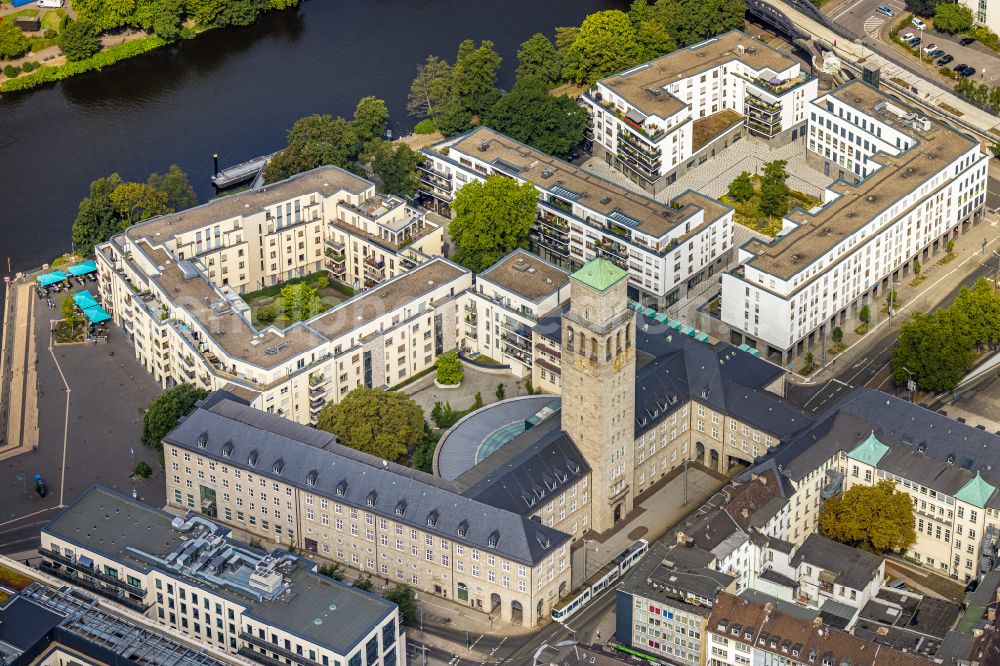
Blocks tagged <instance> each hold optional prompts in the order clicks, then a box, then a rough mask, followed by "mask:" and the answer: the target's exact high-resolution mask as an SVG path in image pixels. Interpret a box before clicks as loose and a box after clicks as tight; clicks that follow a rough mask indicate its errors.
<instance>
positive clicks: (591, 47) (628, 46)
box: [557, 9, 642, 83]
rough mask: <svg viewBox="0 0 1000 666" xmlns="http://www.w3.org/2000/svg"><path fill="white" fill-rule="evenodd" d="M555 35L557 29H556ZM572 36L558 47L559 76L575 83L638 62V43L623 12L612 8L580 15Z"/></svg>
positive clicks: (639, 50)
mask: <svg viewBox="0 0 1000 666" xmlns="http://www.w3.org/2000/svg"><path fill="white" fill-rule="evenodd" d="M557 35H558V33H557ZM569 36H572V37H573V39H572V41H571V42H569V43H568V44H567V45H566V46H565V48H564V49H562V50H561V51H560V57H561V59H562V65H563V77H564V78H566V79H569V80H572V81H576V82H577V83H592V82H593V81H595V80H597V79H599V78H601V77H603V76H607V75H609V74H612V73H615V72H620V71H621V70H623V69H628V68H629V67H631V66H632V65H635V64H637V63H638V62H640V57H641V56H642V47H641V46H640V44H639V41H638V40H637V39H636V30H635V27H634V26H633V25H632V22H631V21H630V20H629V17H628V15H627V14H626V13H625V12H622V11H619V10H617V9H612V10H608V11H603V12H596V13H594V14H591V15H590V16H588V17H587V18H586V19H584V21H583V24H582V25H581V26H580V28H579V30H578V31H576V32H575V33H572V34H571V33H565V34H564V38H568V37H569Z"/></svg>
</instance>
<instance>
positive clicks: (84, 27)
mask: <svg viewBox="0 0 1000 666" xmlns="http://www.w3.org/2000/svg"><path fill="white" fill-rule="evenodd" d="M59 48H60V49H62V52H63V53H64V54H65V55H66V59H67V60H69V61H77V60H86V59H87V58H89V57H90V56H92V55H94V54H95V53H97V52H98V51H100V50H101V38H100V37H99V36H98V32H97V27H96V26H95V25H94V24H93V23H92V22H90V21H88V20H87V19H84V18H81V19H79V20H76V21H70V22H69V23H68V24H67V25H66V27H65V28H63V31H62V34H60V35H59Z"/></svg>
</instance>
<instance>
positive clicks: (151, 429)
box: [142, 384, 208, 450]
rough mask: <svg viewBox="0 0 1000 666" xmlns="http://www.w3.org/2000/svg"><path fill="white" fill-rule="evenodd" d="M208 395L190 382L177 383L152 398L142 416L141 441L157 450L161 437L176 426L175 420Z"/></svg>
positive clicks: (161, 444)
mask: <svg viewBox="0 0 1000 666" xmlns="http://www.w3.org/2000/svg"><path fill="white" fill-rule="evenodd" d="M206 397H208V391H206V390H205V389H202V388H198V387H197V386H193V385H191V384H178V385H177V386H175V387H173V388H170V389H167V390H166V391H164V392H163V393H161V394H160V395H158V396H156V398H154V399H153V402H151V403H150V404H149V408H148V409H147V410H146V414H145V415H144V416H143V417H142V443H143V444H145V445H146V446H152V447H154V448H156V449H157V450H162V449H163V438H164V437H166V436H167V433H168V432H170V431H171V430H173V429H174V428H176V427H177V422H178V421H179V420H180V419H181V417H183V416H187V415H188V414H190V413H191V410H193V409H194V405H195V403H196V402H198V401H199V400H204V399H205V398H206Z"/></svg>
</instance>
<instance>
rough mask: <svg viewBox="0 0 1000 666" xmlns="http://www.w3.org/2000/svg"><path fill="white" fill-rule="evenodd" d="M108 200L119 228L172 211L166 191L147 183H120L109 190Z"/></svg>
mask: <svg viewBox="0 0 1000 666" xmlns="http://www.w3.org/2000/svg"><path fill="white" fill-rule="evenodd" d="M108 200H109V201H110V202H111V205H112V206H114V209H115V213H116V214H117V215H118V219H119V220H120V223H119V228H120V230H124V229H126V228H128V227H130V226H132V225H133V224H136V223H137V222H141V221H143V220H146V219H149V218H151V217H156V216H157V215H165V214H166V213H172V212H173V209H172V208H171V207H170V206H169V205H168V204H167V193H166V192H164V191H162V190H158V189H156V188H155V187H153V186H151V185H149V184H147V183H130V182H124V183H121V184H120V185H118V187H116V188H115V189H113V190H112V191H111V194H109V195H108Z"/></svg>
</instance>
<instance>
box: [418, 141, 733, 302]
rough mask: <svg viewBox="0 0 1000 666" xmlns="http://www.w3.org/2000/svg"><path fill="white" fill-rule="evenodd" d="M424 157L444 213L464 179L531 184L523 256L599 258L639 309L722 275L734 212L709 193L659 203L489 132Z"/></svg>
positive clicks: (427, 182)
mask: <svg viewBox="0 0 1000 666" xmlns="http://www.w3.org/2000/svg"><path fill="white" fill-rule="evenodd" d="M443 153H444V154H443ZM423 154H424V156H425V157H426V158H427V164H426V165H425V166H424V167H423V170H422V172H421V173H422V181H423V193H424V195H425V197H427V200H428V201H429V203H430V205H431V206H432V207H437V208H439V209H440V210H442V211H445V210H447V207H448V205H449V204H450V203H451V201H452V199H453V198H454V195H455V193H457V192H458V190H460V189H461V188H462V186H463V185H465V184H466V183H469V182H472V181H474V180H475V181H484V180H485V179H486V178H487V177H488V176H490V175H492V174H500V175H503V176H507V177H514V178H516V179H517V180H519V181H522V182H532V183H533V184H534V185H535V187H536V188H537V189H538V191H539V194H538V217H537V219H536V221H535V224H534V227H533V228H532V231H531V250H532V252H533V253H535V254H537V255H539V256H541V257H542V258H544V259H546V260H548V261H550V262H552V263H554V264H556V265H558V266H561V267H563V268H566V269H568V270H571V271H572V270H576V269H578V268H579V267H581V266H582V265H583V264H585V263H586V262H587V261H589V260H591V259H594V258H597V257H603V258H607V259H609V260H611V261H612V262H614V263H615V264H616V265H618V266H619V267H621V268H624V269H626V270H627V271H628V273H629V288H630V291H631V292H633V294H634V296H635V300H641V301H642V302H643V303H644V304H647V305H659V306H663V305H666V304H670V303H673V302H675V301H676V300H678V299H679V298H680V297H682V296H683V295H684V294H685V293H686V292H687V289H688V288H690V287H693V286H694V285H695V284H697V283H699V282H700V281H702V280H704V279H706V278H707V277H708V276H710V275H712V274H714V273H715V272H718V271H721V270H722V268H723V266H724V262H725V260H726V258H727V257H728V255H729V251H730V249H731V248H732V240H733V211H732V209H731V208H729V207H728V206H726V205H724V204H721V203H719V202H718V201H715V200H714V199H710V198H709V197H705V196H702V195H700V194H697V193H695V192H685V193H684V194H682V195H681V196H679V197H677V198H676V199H674V201H673V202H672V203H671V204H664V203H661V202H658V201H655V200H653V199H649V198H646V197H644V196H642V195H638V194H635V193H634V192H632V191H631V190H628V189H625V188H623V187H621V186H619V185H616V184H614V183H611V182H609V181H605V180H603V179H601V178H599V177H597V176H595V175H593V174H591V173H589V172H586V171H584V170H582V169H579V168H577V167H575V166H573V165H572V164H569V163H567V162H563V161H561V160H558V159H555V158H553V157H550V156H548V155H545V154H544V153H541V152H539V151H537V150H535V149H533V148H530V147H529V146H526V145H524V144H521V143H519V142H517V141H514V140H513V139H510V138H508V137H506V136H504V135H502V134H499V133H497V132H494V131H493V130H490V129H489V128H485V127H481V128H479V129H476V130H473V131H472V132H470V133H468V134H465V135H463V136H461V137H458V138H456V139H450V140H448V141H446V142H443V143H442V144H439V145H437V146H435V149H434V150H429V149H425V150H424V151H423Z"/></svg>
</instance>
